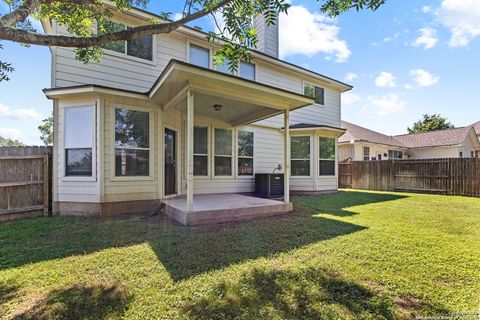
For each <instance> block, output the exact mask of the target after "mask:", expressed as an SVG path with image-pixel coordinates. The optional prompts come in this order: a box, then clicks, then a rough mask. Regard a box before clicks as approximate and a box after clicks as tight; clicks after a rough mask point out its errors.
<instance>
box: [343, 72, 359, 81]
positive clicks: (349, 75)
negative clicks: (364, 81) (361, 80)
mask: <svg viewBox="0 0 480 320" xmlns="http://www.w3.org/2000/svg"><path fill="white" fill-rule="evenodd" d="M355 79H358V76H357V75H356V74H355V73H353V72H349V73H347V75H346V76H345V81H355Z"/></svg>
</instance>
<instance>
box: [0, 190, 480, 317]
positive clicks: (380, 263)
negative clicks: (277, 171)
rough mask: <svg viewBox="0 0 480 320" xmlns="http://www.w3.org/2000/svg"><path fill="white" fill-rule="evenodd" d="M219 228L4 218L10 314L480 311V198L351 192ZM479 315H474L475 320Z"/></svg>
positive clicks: (5, 298)
mask: <svg viewBox="0 0 480 320" xmlns="http://www.w3.org/2000/svg"><path fill="white" fill-rule="evenodd" d="M293 201H294V204H295V210H296V212H297V213H296V214H295V215H291V216H287V217H278V218H271V219H264V220H257V221H252V222H249V223H242V224H237V225H223V226H215V227H210V228H184V227H180V226H177V225H175V224H173V223H169V222H168V221H166V220H164V219H163V218H161V217H154V218H145V217H137V218H131V219H122V220H120V219H116V220H100V219H92V218H74V217H53V218H38V219H32V220H24V221H18V222H10V223H2V224H0V317H3V318H6V319H51V318H55V319H98V318H104V319H117V318H128V319H150V318H154V319H397V318H398V319H404V318H406V319H408V318H414V317H415V316H416V315H421V316H427V315H436V316H440V315H448V314H449V313H451V312H465V311H478V310H480V199H474V198H464V197H446V196H431V195H416V194H403V193H378V192H360V191H341V192H339V193H338V194H335V195H328V196H309V197H297V198H294V199H293ZM469 319H470V318H469Z"/></svg>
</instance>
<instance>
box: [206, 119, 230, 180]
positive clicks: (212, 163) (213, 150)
mask: <svg viewBox="0 0 480 320" xmlns="http://www.w3.org/2000/svg"><path fill="white" fill-rule="evenodd" d="M215 129H223V130H230V132H231V136H232V139H231V140H232V141H231V142H232V154H231V155H230V156H229V155H217V154H216V150H215ZM235 145H236V144H235V135H234V129H233V128H232V127H227V126H215V125H213V126H212V162H211V170H212V171H211V176H212V177H213V178H216V179H228V178H233V177H234V176H235V171H234V169H235V168H234V165H235V163H234V162H235V154H236V152H235ZM216 156H219V157H231V159H232V161H230V164H231V175H229V176H217V175H216V174H215V157H216Z"/></svg>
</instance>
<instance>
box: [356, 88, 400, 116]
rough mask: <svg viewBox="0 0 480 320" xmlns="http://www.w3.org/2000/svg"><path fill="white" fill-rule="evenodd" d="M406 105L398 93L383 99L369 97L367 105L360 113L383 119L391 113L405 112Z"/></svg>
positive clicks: (385, 96) (389, 94)
mask: <svg viewBox="0 0 480 320" xmlns="http://www.w3.org/2000/svg"><path fill="white" fill-rule="evenodd" d="M405 105H406V103H405V101H403V100H402V99H400V97H399V96H398V95H397V94H396V93H388V94H386V95H384V96H381V97H378V96H368V97H367V104H366V105H365V106H364V107H363V108H362V109H361V110H360V113H365V114H373V115H377V116H379V117H382V116H385V115H387V114H390V113H396V112H401V111H404V110H405Z"/></svg>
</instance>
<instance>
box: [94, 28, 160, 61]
mask: <svg viewBox="0 0 480 320" xmlns="http://www.w3.org/2000/svg"><path fill="white" fill-rule="evenodd" d="M97 28H98V34H99V35H102V34H105V33H109V32H116V31H122V30H125V29H127V27H126V26H125V25H123V24H120V23H115V22H111V21H106V22H102V23H100V22H99V23H98V24H97ZM101 47H102V48H103V49H107V50H111V51H115V52H119V53H123V54H126V55H129V56H132V57H137V58H140V59H145V60H150V61H153V36H152V35H148V36H144V37H139V38H135V39H132V40H128V41H123V40H122V41H113V42H109V43H105V44H103V45H101Z"/></svg>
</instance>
